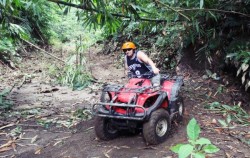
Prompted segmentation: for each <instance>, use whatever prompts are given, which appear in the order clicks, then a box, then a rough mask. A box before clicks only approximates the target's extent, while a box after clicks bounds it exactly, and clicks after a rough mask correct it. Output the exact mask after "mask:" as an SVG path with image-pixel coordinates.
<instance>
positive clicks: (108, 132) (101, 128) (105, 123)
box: [95, 116, 118, 140]
mask: <svg viewBox="0 0 250 158" xmlns="http://www.w3.org/2000/svg"><path fill="white" fill-rule="evenodd" d="M95 133H96V136H97V137H98V138H99V139H101V140H111V139H114V138H116V137H118V130H117V129H116V128H115V127H114V126H113V125H112V123H111V120H110V119H109V118H104V117H98V116H96V118H95Z"/></svg>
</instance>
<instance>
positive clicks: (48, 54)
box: [22, 39, 65, 63]
mask: <svg viewBox="0 0 250 158" xmlns="http://www.w3.org/2000/svg"><path fill="white" fill-rule="evenodd" d="M22 40H23V41H24V42H26V43H28V44H30V45H31V46H33V47H35V48H36V49H39V50H41V51H42V52H44V53H45V54H47V55H50V56H52V57H53V58H55V59H57V60H59V61H61V62H63V63H65V61H63V60H62V59H60V58H58V57H56V56H54V55H52V54H50V53H49V52H47V51H45V50H43V49H42V48H40V47H38V46H37V45H35V44H33V43H31V42H29V41H26V40H24V39H22Z"/></svg>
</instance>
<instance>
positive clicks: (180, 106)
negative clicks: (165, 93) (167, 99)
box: [176, 96, 185, 122]
mask: <svg viewBox="0 0 250 158" xmlns="http://www.w3.org/2000/svg"><path fill="white" fill-rule="evenodd" d="M176 106H177V112H178V113H177V115H176V121H177V122H181V121H182V120H183V115H184V112H185V107H184V103H183V98H182V97H181V96H180V97H178V99H177V101H176Z"/></svg>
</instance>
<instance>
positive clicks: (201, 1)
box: [200, 0, 204, 9]
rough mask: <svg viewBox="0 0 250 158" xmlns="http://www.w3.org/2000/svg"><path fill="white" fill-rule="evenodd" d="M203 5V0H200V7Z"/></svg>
mask: <svg viewBox="0 0 250 158" xmlns="http://www.w3.org/2000/svg"><path fill="white" fill-rule="evenodd" d="M203 5H204V0H200V9H202V8H203Z"/></svg>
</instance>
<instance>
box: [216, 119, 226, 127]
mask: <svg viewBox="0 0 250 158" xmlns="http://www.w3.org/2000/svg"><path fill="white" fill-rule="evenodd" d="M218 121H219V122H220V124H221V125H222V126H223V127H227V126H228V125H227V123H226V121H224V120H221V119H219V120H218Z"/></svg>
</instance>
